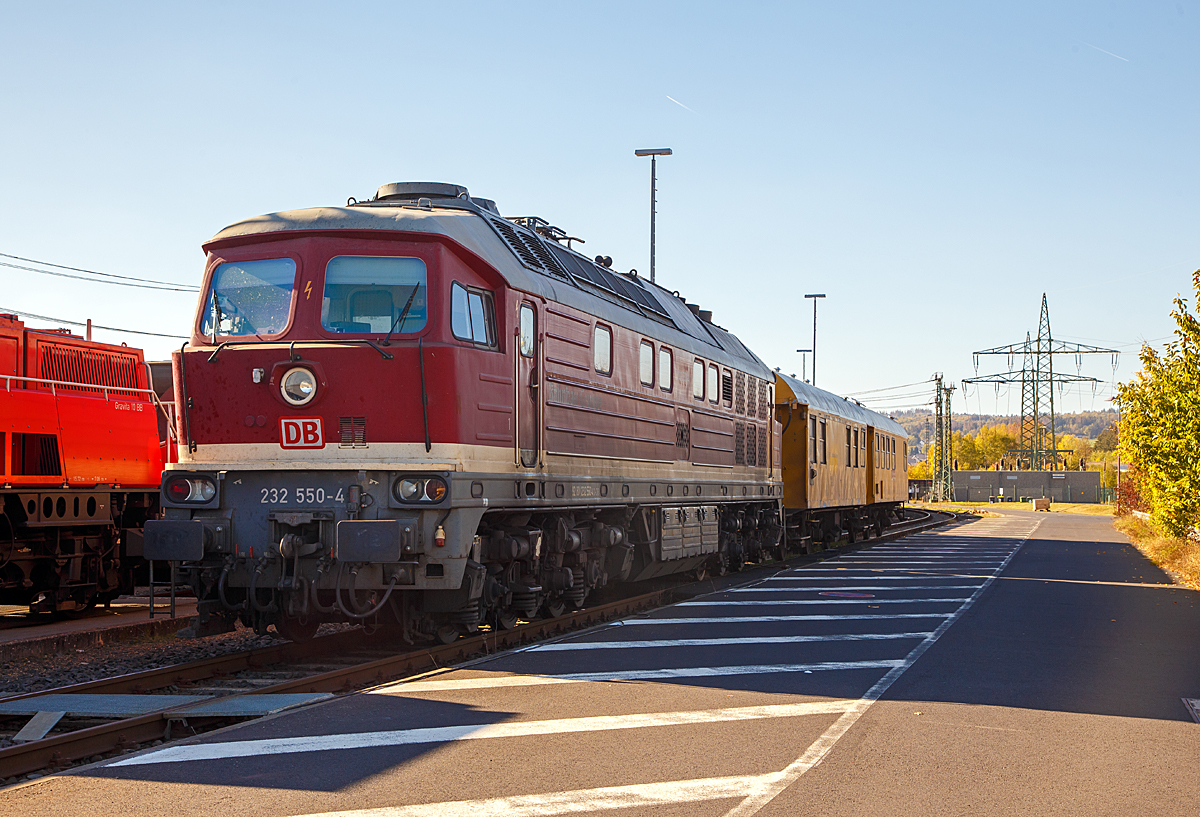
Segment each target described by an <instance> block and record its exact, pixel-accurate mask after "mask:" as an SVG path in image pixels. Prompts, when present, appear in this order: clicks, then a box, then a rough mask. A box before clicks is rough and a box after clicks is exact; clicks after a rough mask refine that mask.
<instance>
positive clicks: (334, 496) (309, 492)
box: [258, 488, 346, 505]
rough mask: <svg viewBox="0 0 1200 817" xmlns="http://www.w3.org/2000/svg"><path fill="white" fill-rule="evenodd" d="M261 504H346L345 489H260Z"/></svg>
mask: <svg viewBox="0 0 1200 817" xmlns="http://www.w3.org/2000/svg"><path fill="white" fill-rule="evenodd" d="M258 490H259V500H258V501H259V502H260V503H262V504H263V505H324V504H326V503H334V502H345V501H346V496H345V492H344V491H343V489H341V488H338V489H337V490H336V491H334V490H332V489H330V490H326V489H325V488H259V489H258Z"/></svg>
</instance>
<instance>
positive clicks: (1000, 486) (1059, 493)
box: [951, 471, 1103, 502]
mask: <svg viewBox="0 0 1200 817" xmlns="http://www.w3.org/2000/svg"><path fill="white" fill-rule="evenodd" d="M1100 477H1101V473H1100V472H1099V471H955V472H954V473H953V476H952V478H951V484H952V485H953V487H954V499H955V501H957V502H989V501H992V500H993V499H994V500H996V501H1000V502H1024V501H1025V500H1027V499H1031V498H1035V497H1036V498H1039V499H1040V498H1042V497H1049V498H1050V500H1051V501H1053V502H1100V501H1102V496H1103V493H1102V491H1101V490H1100Z"/></svg>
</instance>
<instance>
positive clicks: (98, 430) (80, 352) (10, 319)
mask: <svg viewBox="0 0 1200 817" xmlns="http://www.w3.org/2000/svg"><path fill="white" fill-rule="evenodd" d="M159 407H160V404H159V403H158V402H157V400H156V398H155V394H154V392H153V391H152V389H151V375H150V372H149V368H148V366H147V365H146V363H145V361H144V360H143V357H142V352H141V350H140V349H131V348H129V347H126V346H113V345H109V344H104V343H94V342H92V341H89V340H85V339H83V338H81V337H79V336H77V335H72V334H70V333H68V332H67V331H66V330H54V331H48V330H35V329H27V328H26V327H25V325H24V323H22V322H21V321H20V320H18V319H17V316H16V315H0V452H2V453H0V460H2V463H0V465H2V467H3V473H2V474H0V486H2V487H0V503H2V506H0V603H2V604H21V605H24V604H28V605H29V606H30V609H31V611H34V612H56V611H69V610H78V609H82V608H86V607H89V606H91V605H93V604H95V603H97V602H102V603H103V602H108V601H111V600H112V599H114V598H116V597H117V596H118V595H121V594H122V593H129V592H132V590H133V587H134V579H135V570H137V569H139V568H141V567H142V565H143V562H142V559H141V548H142V526H143V524H144V523H145V521H146V520H147V519H148V518H150V517H152V516H154V515H156V514H157V513H158V495H159V482H160V479H161V475H162V467H163V460H164V458H165V456H166V454H167V446H166V443H165V437H164V438H163V439H160V436H159V431H160V428H161V429H162V430H163V432H164V434H165V431H166V428H167V426H166V423H165V422H161V423H160V417H161V415H160V411H159Z"/></svg>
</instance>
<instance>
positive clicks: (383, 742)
mask: <svg viewBox="0 0 1200 817" xmlns="http://www.w3.org/2000/svg"><path fill="white" fill-rule="evenodd" d="M854 704H855V702H854V701H845V700H839V701H814V702H806V703H795V704H776V705H773V706H739V707H731V708H729V709H700V710H692V711H684V712H652V713H648V714H638V715H599V716H595V717H590V718H560V719H557V720H548V721H515V722H502V723H475V724H464V725H462V726H434V727H428V728H421V729H399V730H395V731H388V732H358V733H351V734H342V735H308V736H301V737H289V738H268V739H263V740H239V741H227V742H221V743H198V744H192V745H189V746H172V747H168V748H166V749H162V750H159V751H157V752H150V753H148V754H144V755H138V756H136V757H130V758H126V759H124V760H118V761H117V762H115V763H110V764H109V766H145V765H149V764H155V763H182V762H186V761H196V760H227V759H229V758H234V757H262V756H265V755H284V754H295V753H297V752H329V751H343V750H346V749H369V748H375V747H380V746H411V745H415V744H425V743H450V742H453V741H459V740H489V739H493V738H517V737H530V736H537V735H561V734H577V733H580V732H610V731H615V730H623V729H647V728H652V727H662V726H685V725H690V724H697V723H726V722H730V721H749V720H764V719H771V718H795V717H801V716H805V715H840V714H842V713H843V712H846V711H847V710H848V709H849V708H850V707H851V706H853V705H854Z"/></svg>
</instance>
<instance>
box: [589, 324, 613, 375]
mask: <svg viewBox="0 0 1200 817" xmlns="http://www.w3.org/2000/svg"><path fill="white" fill-rule="evenodd" d="M592 345H593V346H594V347H595V348H594V351H593V353H592V357H593V359H594V360H595V364H596V371H598V372H599V373H600V374H612V330H611V329H609V328H608V327H607V326H601V325H600V324H596V331H594V332H593V333H592Z"/></svg>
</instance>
